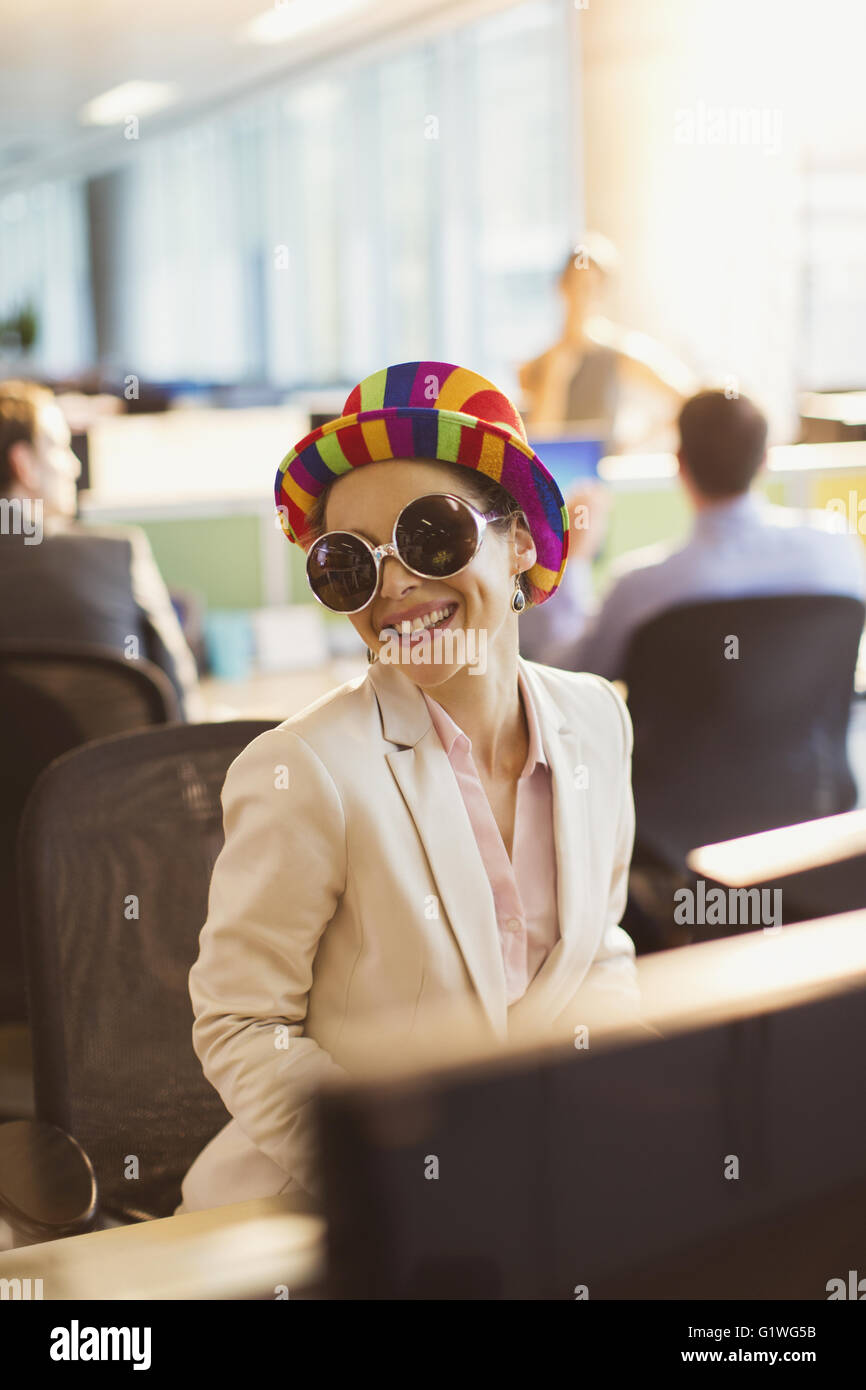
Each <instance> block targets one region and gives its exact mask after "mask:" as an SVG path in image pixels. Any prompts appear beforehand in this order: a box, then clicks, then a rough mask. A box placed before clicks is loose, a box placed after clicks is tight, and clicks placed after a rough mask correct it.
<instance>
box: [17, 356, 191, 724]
mask: <svg viewBox="0 0 866 1390" xmlns="http://www.w3.org/2000/svg"><path fill="white" fill-rule="evenodd" d="M80 471H81V465H80V463H79V460H78V458H77V457H76V455H75V454H74V453H73V451H72V449H71V447H70V434H69V426H68V424H67V423H66V420H65V418H64V415H63V412H62V410H61V409H60V407H59V405H58V403H57V401H56V398H55V396H54V394H53V393H52V392H51V391H50V390H48V389H47V388H46V387H43V386H38V385H36V384H35V383H33V382H29V381H5V382H0V595H2V602H0V641H3V642H16V641H18V640H30V639H33V638H38V639H39V640H41V641H44V642H45V643H46V644H48V643H51V642H55V641H56V642H60V643H68V642H81V643H86V644H95V645H99V646H103V647H108V648H114V649H115V650H116V651H117V652H118V654H119V655H125V654H126V651H127V649H128V645H129V641H130V638H135V639H137V643H138V648H139V651H140V653H141V655H142V656H144V657H145V658H146V659H147V660H149V661H152V662H154V663H155V664H156V665H157V666H159V667H161V668H162V670H163V671H164V672H165V674H166V675H167V676H168V678H169V680H170V681H171V683H172V685H173V686H174V688H175V691H176V692H177V697H178V701H179V703H180V710H181V717H182V718H185V719H200V718H202V717H203V713H204V707H203V702H202V699H201V695H200V693H199V691H198V673H197V670H196V664H195V659H194V657H193V655H192V652H191V651H190V649H189V647H188V645H187V642H186V639H185V637H184V635H183V631H182V629H181V626H180V623H179V621H178V618H177V615H176V613H175V611H174V608H173V607H172V603H171V599H170V597H169V594H168V590H167V589H166V586H165V583H164V581H163V579H162V576H161V575H160V572H159V570H158V568H157V565H156V561H155V559H154V556H153V552H152V550H151V548H150V542H149V541H148V539H147V536H146V535H145V533H144V531H142V530H140V529H139V528H138V527H133V526H100V527H95V526H89V525H83V524H81V523H80V522H79V521H78V520H77V519H76V509H77V492H76V480H77V478H78V476H79V473H80Z"/></svg>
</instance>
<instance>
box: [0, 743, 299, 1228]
mask: <svg viewBox="0 0 866 1390" xmlns="http://www.w3.org/2000/svg"><path fill="white" fill-rule="evenodd" d="M272 727H273V722H272V721H271V722H268V721H259V720H244V721H238V722H231V723H214V724H199V725H175V726H173V727H171V728H167V729H153V730H145V731H142V732H140V733H134V734H127V735H118V736H116V737H113V738H109V739H103V740H101V741H99V742H96V743H91V744H88V745H87V746H85V747H83V748H80V749H77V750H75V751H73V752H71V753H67V754H66V755H64V756H63V757H62V758H60V759H58V760H57V761H56V762H55V763H54V764H52V766H51V767H49V768H47V769H46V770H45V772H43V773H42V775H41V777H40V778H39V780H38V782H37V784H36V786H35V787H34V789H33V792H32V794H31V796H30V798H29V800H28V802H27V806H26V807H25V811H24V816H23V818H22V822H21V828H20V834H19V843H18V871H19V881H20V884H21V887H22V890H24V891H23V892H22V900H21V903H22V919H23V927H24V932H25V940H26V959H27V974H28V985H29V996H30V1009H31V1020H32V1023H31V1031H32V1038H33V1063H34V1086H35V1097H36V1122H35V1123H33V1122H31V1124H30V1126H29V1127H28V1128H26V1129H22V1127H21V1126H22V1123H25V1124H26V1122H20V1121H19V1122H17V1123H15V1124H10V1125H6V1126H0V1215H2V1216H5V1219H6V1220H7V1221H9V1222H10V1223H11V1224H12V1226H13V1228H15V1229H16V1230H18V1231H19V1232H24V1233H25V1234H26V1237H27V1238H28V1239H30V1240H48V1239H53V1238H55V1237H56V1236H58V1235H61V1234H67V1233H70V1232H71V1231H78V1230H81V1229H84V1228H86V1227H87V1225H88V1224H91V1223H92V1221H93V1219H94V1202H93V1195H94V1188H96V1189H98V1194H99V1213H101V1216H102V1218H103V1219H105V1218H108V1219H109V1220H110V1221H111V1222H113V1223H117V1222H122V1223H123V1222H131V1221H140V1220H148V1219H150V1218H153V1217H160V1216H167V1215H170V1214H171V1212H172V1211H173V1210H174V1208H175V1207H176V1206H177V1203H178V1202H179V1201H180V1184H181V1180H182V1178H183V1175H184V1173H185V1171H186V1169H187V1168H188V1167H189V1165H190V1163H191V1162H192V1160H193V1158H194V1157H195V1156H196V1154H197V1153H198V1152H199V1150H200V1149H202V1148H203V1147H204V1145H205V1144H206V1143H207V1141H208V1140H209V1139H210V1138H212V1136H213V1135H214V1134H215V1133H216V1132H217V1130H218V1129H220V1128H221V1127H222V1125H223V1124H224V1123H225V1122H226V1121H227V1119H228V1118H229V1117H228V1114H227V1112H226V1110H225V1108H224V1106H223V1104H222V1102H221V1101H220V1099H219V1096H218V1095H217V1093H216V1092H215V1091H214V1090H213V1088H212V1087H211V1086H210V1084H209V1083H208V1082H207V1081H206V1080H205V1078H204V1076H203V1074H202V1070H201V1065H200V1063H199V1061H198V1059H197V1058H196V1056H195V1053H194V1052H193V1048H192V1036H191V1034H192V1022H193V1016H192V1006H191V1004H190V999H189V993H188V986H187V976H188V973H189V970H190V967H191V966H192V964H193V962H194V961H195V959H196V956H197V954H198V936H199V931H200V929H201V927H202V924H203V923H204V921H205V919H206V917H207V899H208V887H209V883H210V876H211V870H212V868H213V864H214V860H215V859H216V856H217V854H218V853H219V850H220V848H221V846H222V843H223V828H222V809H221V804H220V792H221V790H222V785H223V782H224V780H225V774H226V771H227V768H228V765H229V763H230V762H231V761H233V759H234V758H235V757H236V756H237V755H238V754H239V753H240V752H241V750H242V749H243V748H245V747H246V745H247V744H248V743H250V742H251V740H252V739H254V738H255V737H257V736H258V735H259V734H260V733H263V732H264V731H265V730H266V729H269V728H272ZM78 1145H80V1148H78V1147H77V1146H78ZM25 1151H28V1152H29V1153H30V1155H31V1158H30V1160H29V1161H30V1163H31V1167H32V1166H33V1156H34V1155H35V1156H36V1159H38V1165H37V1167H34V1168H33V1171H34V1177H33V1178H32V1179H29V1178H28V1177H27V1176H26V1172H25V1165H24V1161H23V1158H22V1155H23V1154H24V1152H25ZM89 1165H92V1172H91V1170H90V1168H89Z"/></svg>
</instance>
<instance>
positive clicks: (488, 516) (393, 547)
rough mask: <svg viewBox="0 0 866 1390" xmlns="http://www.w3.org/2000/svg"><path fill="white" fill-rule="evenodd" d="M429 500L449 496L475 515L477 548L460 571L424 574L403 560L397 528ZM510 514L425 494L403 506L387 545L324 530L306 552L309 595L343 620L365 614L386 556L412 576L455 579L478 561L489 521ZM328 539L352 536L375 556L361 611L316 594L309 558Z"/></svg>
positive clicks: (350, 533)
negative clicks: (369, 589)
mask: <svg viewBox="0 0 866 1390" xmlns="http://www.w3.org/2000/svg"><path fill="white" fill-rule="evenodd" d="M428 497H437V498H438V497H447V498H449V499H450V500H451V501H453V502H459V503H460V505H461V506H463V507H466V509H467V510H468V511H469V512H470V513H471V514H472V518H473V520H474V522H475V549H474V550H473V552H472V554H471V555H470V556H469V559H468V560H467V561H466V564H465V565H461V566H460V568H459V570H453V571H452V573H451V574H443V575H435V574H422V573H421V571H420V570H416V569H413V568H412V566H411V565H407V564H406V561H405V560H404V559H403V557H402V556H401V554H400V552H399V551H398V549H397V527H398V526H399V524H400V517H401V516H402V515H403V513H404V512H405V511H406V510H407V508H409V507H414V506H415V504H416V503H417V502H424V501H426V499H427V498H428ZM507 515H508V513H507V512H480V511H479V510H478V508H477V507H473V505H472V503H471V502H467V501H466V498H465V497H459V496H458V495H457V493H456V492H425V493H422V495H421V496H420V497H413V498H412V501H411V502H407V503H406V506H405V507H401V509H400V511H399V512H398V514H397V517H396V519H395V521H394V529H393V530H392V532H391V539H390V541H386V543H385V544H384V545H371V544H370V542H369V541H368V540H367V539H366V537H364V536H359V535H358V533H357V532H356V531H344V530H338V531H325V532H323V533H322V535H321V536H317V537H316V539H315V540H314V541H313V543H312V545H311V546H310V548H309V550H308V551H307V560H306V564H305V566H304V571H305V573H306V576H307V584H308V585H309V588H310V592H311V593H312V595H313V598H314V599H315V600H316V601H317V602H318V603H320V604H321V605H322V607H323V608H327V610H328V612H329V613H337V614H338V615H339V616H340V617H349V616H350V614H353V613H363V611H364V609H365V608H369V606H370V604H371V603H372V602H373V599H374V598H375V597H376V595H377V594H378V592H379V581H380V580H381V578H382V561H383V560H384V559H385V558H386V557H387V556H389V555H391V556H393V557H394V559H395V560H399V561H400V564H401V565H402V566H403V568H404V569H407V570H408V571H409V573H410V574H416V575H417V576H418V578H419V579H437V578H442V579H453V578H454V577H455V575H458V574H462V573H463V571H464V570H465V569H468V567H469V566H470V565H471V564H472V561H473V560H474V559H475V556H476V555H477V554H478V552H479V550H480V549H481V543H482V541H483V540H484V533H485V532H486V530H487V524H488V522H490V521H497V520H502V519H504V518H505V517H506V516H507ZM329 536H352V538H353V539H354V540H356V541H360V542H361V544H362V545H363V546H365V547H366V548H367V550H369V552H370V554H371V555H372V557H373V563H374V564H375V566H376V583H375V585H374V587H373V592H372V594H371V595H370V597H369V598H368V599H367V602H366V603H362V604H361V606H360V607H359V608H331V607H330V605H329V604H327V603H325V600H324V599H322V598H319V595H318V594H317V593H316V591H315V589H314V588H313V586H312V584H310V557H311V555H312V553H313V550H314V548H315V546H316V545H317V544H318V543H319V541H324V540H327V539H328V537H329Z"/></svg>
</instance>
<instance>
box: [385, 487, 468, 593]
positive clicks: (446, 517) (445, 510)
mask: <svg viewBox="0 0 866 1390" xmlns="http://www.w3.org/2000/svg"><path fill="white" fill-rule="evenodd" d="M477 535H478V533H477V530H476V527H475V519H474V517H473V516H472V513H471V512H470V511H469V509H468V508H467V507H464V506H463V504H462V503H461V502H459V501H457V500H456V499H455V498H453V497H419V498H418V500H417V502H410V503H409V505H408V507H406V508H405V510H404V511H403V514H402V516H401V518H400V521H399V523H398V526H397V549H398V550H399V552H400V556H401V558H402V559H403V560H405V562H406V564H407V565H409V566H410V568H411V569H413V570H418V572H419V573H420V574H426V575H429V576H430V578H431V579H432V578H436V577H438V576H447V575H449V574H456V573H457V571H458V570H461V569H463V567H464V566H465V565H468V564H469V561H470V560H471V559H472V556H473V555H474V554H475V546H476V543H477Z"/></svg>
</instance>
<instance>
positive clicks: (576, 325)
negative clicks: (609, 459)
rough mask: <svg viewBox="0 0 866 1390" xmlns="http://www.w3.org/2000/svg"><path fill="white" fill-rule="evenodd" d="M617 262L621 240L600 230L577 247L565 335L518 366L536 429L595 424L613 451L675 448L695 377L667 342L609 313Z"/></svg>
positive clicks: (569, 268) (566, 274) (565, 275)
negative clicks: (673, 437) (678, 419)
mask: <svg viewBox="0 0 866 1390" xmlns="http://www.w3.org/2000/svg"><path fill="white" fill-rule="evenodd" d="M616 266H617V254H616V251H615V249H614V247H613V246H612V245H611V243H610V242H609V241H608V240H607V238H606V237H602V236H600V235H599V234H598V233H587V235H586V237H585V240H584V242H583V244H582V245H580V246H577V247H575V248H574V250H573V251H571V252H570V253H569V255H568V257H567V259H566V261H565V264H564V266H563V268H562V271H561V272H560V276H559V280H558V289H559V293H560V296H561V298H562V300H563V304H564V307H565V320H564V324H563V329H562V334H561V336H560V338H559V339H558V341H557V342H556V343H554V344H553V346H552V347H550V348H548V349H547V351H546V352H543V353H541V355H540V356H538V357H535V358H533V360H532V361H531V362H526V363H524V365H523V366H522V367H520V368H519V371H518V379H519V381H520V386H521V389H522V391H523V394H524V406H525V408H524V410H523V412H522V413H523V415H524V418H525V420H526V427H527V429H528V431H529V434H530V435H531V436H532V435H535V436H538V437H543V436H545V435H550V436H551V437H555V436H556V435H557V434H562V435H567V434H569V433H575V432H576V433H580V432H586V431H592V432H594V433H595V434H596V435H597V437H598V438H600V439H601V440H602V441H603V445H604V450H605V452H606V453H617V452H620V451H621V450H623V449H627V448H632V447H637V446H639V447H641V448H644V449H646V448H650V449H652V448H668V447H670V443H671V441H670V438H669V432H670V430H671V428H672V425H673V420H674V416H675V414H676V411H677V410H678V409H679V407H680V405H681V404H682V402H683V399H684V397H685V395H686V394H687V393H688V392H689V391H690V390H691V389H692V387H693V384H694V383H693V379H692V376H691V373H690V371H689V369H688V368H687V367H685V366H684V365H683V363H682V362H680V361H679V360H678V359H677V358H675V357H674V356H673V355H672V354H671V353H669V352H668V351H667V350H666V349H665V348H663V347H662V345H661V344H660V343H658V342H656V341H655V340H654V339H653V338H651V337H649V336H648V335H647V334H645V333H638V332H636V331H634V330H631V329H626V328H624V327H622V326H621V325H619V324H616V323H614V322H612V320H611V319H609V318H608V317H607V316H606V315H605V314H604V313H603V312H602V310H603V308H604V299H605V295H606V292H607V290H608V287H609V284H610V281H611V279H612V276H613V274H614V272H615V270H616ZM666 434H667V436H668V437H667V438H666Z"/></svg>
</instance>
